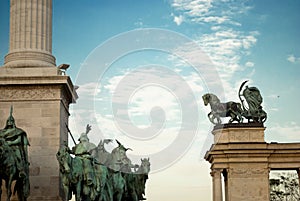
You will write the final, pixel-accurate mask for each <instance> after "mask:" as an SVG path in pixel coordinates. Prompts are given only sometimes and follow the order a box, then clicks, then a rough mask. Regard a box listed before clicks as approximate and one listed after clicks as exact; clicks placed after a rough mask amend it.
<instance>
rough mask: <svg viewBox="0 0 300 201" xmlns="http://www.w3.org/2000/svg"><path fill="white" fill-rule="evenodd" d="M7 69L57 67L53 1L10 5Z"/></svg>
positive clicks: (31, 0)
mask: <svg viewBox="0 0 300 201" xmlns="http://www.w3.org/2000/svg"><path fill="white" fill-rule="evenodd" d="M5 66H8V67H43V66H55V58H54V56H52V0H11V1H10V42H9V53H8V54H7V55H6V57H5Z"/></svg>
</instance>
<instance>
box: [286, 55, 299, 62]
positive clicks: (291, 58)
mask: <svg viewBox="0 0 300 201" xmlns="http://www.w3.org/2000/svg"><path fill="white" fill-rule="evenodd" d="M287 60H288V61H289V62H291V63H293V64H299V63H300V57H296V56H295V55H293V54H290V55H288V57H287Z"/></svg>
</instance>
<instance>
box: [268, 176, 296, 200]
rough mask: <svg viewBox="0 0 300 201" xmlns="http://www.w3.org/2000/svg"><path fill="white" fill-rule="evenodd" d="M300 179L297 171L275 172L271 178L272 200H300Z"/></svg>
mask: <svg viewBox="0 0 300 201" xmlns="http://www.w3.org/2000/svg"><path fill="white" fill-rule="evenodd" d="M299 200H300V193H299V179H298V174H297V173H296V172H278V173H274V175H273V178H271V179H270V201H299Z"/></svg>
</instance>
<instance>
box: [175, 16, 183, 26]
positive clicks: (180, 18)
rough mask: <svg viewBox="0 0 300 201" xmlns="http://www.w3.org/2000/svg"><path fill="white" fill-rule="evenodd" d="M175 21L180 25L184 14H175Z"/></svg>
mask: <svg viewBox="0 0 300 201" xmlns="http://www.w3.org/2000/svg"><path fill="white" fill-rule="evenodd" d="M174 22H175V23H176V24H177V25H178V26H179V25H181V23H182V22H183V16H182V15H179V16H174Z"/></svg>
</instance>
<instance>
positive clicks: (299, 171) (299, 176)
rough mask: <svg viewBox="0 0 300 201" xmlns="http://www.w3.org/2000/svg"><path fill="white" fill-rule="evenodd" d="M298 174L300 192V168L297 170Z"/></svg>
mask: <svg viewBox="0 0 300 201" xmlns="http://www.w3.org/2000/svg"><path fill="white" fill-rule="evenodd" d="M297 173H298V186H299V190H300V168H299V169H297Z"/></svg>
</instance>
